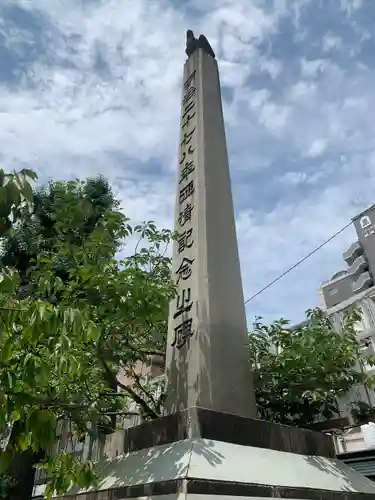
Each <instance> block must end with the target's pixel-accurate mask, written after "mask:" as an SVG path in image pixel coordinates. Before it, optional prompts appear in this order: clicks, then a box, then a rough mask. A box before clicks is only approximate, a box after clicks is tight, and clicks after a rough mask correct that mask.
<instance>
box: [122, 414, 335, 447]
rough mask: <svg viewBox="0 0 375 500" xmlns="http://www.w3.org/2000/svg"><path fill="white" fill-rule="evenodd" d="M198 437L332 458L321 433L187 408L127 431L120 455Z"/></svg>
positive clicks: (327, 441)
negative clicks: (122, 452)
mask: <svg viewBox="0 0 375 500" xmlns="http://www.w3.org/2000/svg"><path fill="white" fill-rule="evenodd" d="M199 437H200V438H205V439H212V440H215V441H224V442H227V443H233V444H241V445H245V446H254V447H258V448H267V449H273V450H280V451H286V452H289V453H299V454H305V455H318V456H322V457H334V456H335V452H334V446H333V441H332V439H331V438H330V437H329V436H326V435H325V434H322V433H320V432H312V431H309V430H305V429H298V428H295V427H289V426H286V425H278V424H274V423H271V422H265V421H262V420H257V419H252V418H244V417H239V416H238V415H232V414H225V413H218V412H213V411H211V410H207V409H205V408H190V409H188V410H184V411H181V412H179V413H175V414H173V415H166V416H165V417H162V418H160V419H158V420H154V421H152V422H147V423H144V424H141V425H138V426H136V427H131V428H129V429H127V430H126V431H125V432H124V450H123V451H124V452H125V453H127V452H131V451H135V450H140V449H143V448H151V447H153V446H159V445H164V444H167V443H173V442H174V441H180V440H183V439H187V438H199Z"/></svg>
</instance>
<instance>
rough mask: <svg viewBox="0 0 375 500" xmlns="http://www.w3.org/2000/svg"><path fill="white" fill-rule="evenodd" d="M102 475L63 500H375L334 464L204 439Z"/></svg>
mask: <svg viewBox="0 0 375 500" xmlns="http://www.w3.org/2000/svg"><path fill="white" fill-rule="evenodd" d="M100 469H101V470H100V472H101V477H102V478H103V479H102V480H101V481H100V484H99V488H98V489H97V490H96V491H86V492H83V491H75V492H71V493H70V495H68V496H67V497H64V498H70V500H73V499H74V500H122V499H124V500H125V499H150V498H157V499H158V500H164V499H195V500H201V499H203V498H205V499H207V498H213V497H216V498H221V499H227V500H230V499H233V500H234V499H237V500H239V499H245V498H252V499H254V500H255V499H257V500H258V499H260V498H267V497H279V498H288V499H296V500H302V499H306V500H351V499H353V500H361V499H362V500H375V484H374V483H373V482H372V481H370V480H369V479H367V478H365V477H364V476H362V475H361V474H359V473H357V472H355V471H354V470H353V469H351V468H349V467H348V466H346V465H345V464H343V463H342V462H340V461H339V460H337V459H335V458H330V457H321V456H313V455H303V454H297V453H290V452H285V451H280V450H272V449H267V448H260V447H254V446H246V445H239V444H233V443H227V442H223V441H216V440H210V439H204V438H189V439H184V440H181V441H178V442H174V443H168V444H164V445H160V446H155V447H152V448H146V449H140V450H136V451H132V452H129V453H127V454H124V455H121V456H118V457H116V458H113V459H109V460H106V461H104V462H103V463H101V464H100ZM35 493H36V494H37V492H35ZM40 493H42V492H40Z"/></svg>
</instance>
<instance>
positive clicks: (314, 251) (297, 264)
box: [245, 221, 352, 304]
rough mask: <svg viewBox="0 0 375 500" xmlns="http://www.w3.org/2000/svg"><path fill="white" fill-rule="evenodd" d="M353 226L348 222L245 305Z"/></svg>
mask: <svg viewBox="0 0 375 500" xmlns="http://www.w3.org/2000/svg"><path fill="white" fill-rule="evenodd" d="M351 224H352V221H350V222H348V224H346V226H344V227H342V228H341V229H340V230H339V231H337V233H335V234H333V235H332V236H331V237H330V238H328V240H325V241H324V242H323V243H322V244H321V245H319V246H318V247H316V248H314V250H313V251H312V252H310V253H308V254H307V255H305V257H303V258H302V259H301V260H299V261H298V262H296V263H295V264H294V265H293V266H292V267H290V268H289V269H287V270H286V271H284V272H283V273H282V274H280V276H278V277H277V278H275V279H274V280H273V281H271V282H270V283H268V285H266V286H264V287H263V288H262V289H261V290H259V291H258V292H257V293H255V294H254V295H252V296H251V297H250V298H249V299H247V300H246V301H245V304H247V303H248V302H250V301H251V300H253V299H255V297H258V295H260V294H261V293H263V292H264V291H265V290H267V288H269V287H270V286H272V285H274V284H275V283H276V282H277V281H279V280H281V278H284V276H286V275H287V274H288V273H290V271H293V269H295V268H296V267H298V266H299V265H300V264H302V262H305V260H307V259H308V258H309V257H311V256H312V255H314V253H316V252H317V251H318V250H320V249H321V248H322V247H324V245H326V244H327V243H329V242H330V241H332V240H333V239H334V238H336V236H338V235H339V234H340V233H342V232H343V231H345V229H346V228H348V227H349V226H350V225H351Z"/></svg>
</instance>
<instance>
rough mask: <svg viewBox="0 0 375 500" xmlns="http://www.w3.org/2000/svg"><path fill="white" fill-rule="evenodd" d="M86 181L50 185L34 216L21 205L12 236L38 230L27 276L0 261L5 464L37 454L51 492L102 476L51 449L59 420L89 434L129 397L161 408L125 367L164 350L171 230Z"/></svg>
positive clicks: (104, 426)
mask: <svg viewBox="0 0 375 500" xmlns="http://www.w3.org/2000/svg"><path fill="white" fill-rule="evenodd" d="M86 188H87V183H86V184H82V183H78V182H77V181H74V182H70V183H54V184H53V185H52V189H51V186H50V189H49V190H45V191H44V192H42V195H40V196H39V199H40V198H41V199H42V203H41V204H38V203H35V204H34V210H33V212H32V214H31V215H30V214H29V212H28V211H21V214H20V217H21V220H20V222H19V223H18V224H16V225H15V226H13V229H12V228H8V231H11V234H9V233H8V234H7V236H8V239H7V241H8V242H9V241H11V240H12V238H13V240H12V241H13V242H14V241H16V240H17V238H18V242H19V241H20V240H21V239H22V238H25V236H26V235H27V234H28V233H27V231H28V228H30V227H31V229H30V234H31V235H34V236H35V237H36V239H35V241H33V242H30V241H25V243H27V244H30V245H33V246H32V247H31V248H30V247H27V252H26V253H27V257H30V259H29V261H28V264H27V266H26V267H25V268H23V269H22V273H21V272H20V271H19V270H18V269H17V267H11V266H9V265H8V266H5V265H4V262H3V266H4V267H2V268H0V434H1V429H3V430H4V429H5V428H6V426H7V425H9V424H11V425H12V434H11V439H10V440H9V443H8V445H7V448H6V450H5V451H4V452H3V453H2V454H1V456H0V470H1V469H2V470H6V469H7V468H8V467H9V466H11V464H12V460H13V459H14V456H15V454H17V453H18V454H19V453H22V452H23V451H25V450H30V451H32V452H33V453H36V454H39V457H44V459H43V461H42V463H41V466H42V467H43V468H45V469H46V470H47V471H48V472H49V473H50V474H51V479H50V484H49V490H48V492H49V495H51V492H52V490H56V492H57V493H58V494H61V493H64V492H65V491H66V488H67V487H69V485H70V484H77V485H83V486H85V485H87V484H89V483H91V482H92V481H93V480H94V478H95V473H94V471H93V469H92V465H91V464H90V463H88V462H86V463H80V462H77V461H75V460H74V459H73V456H72V455H71V454H69V453H59V454H58V455H57V456H53V455H52V454H51V450H52V449H53V445H54V442H55V436H56V427H57V425H58V423H59V422H60V421H66V420H69V421H70V422H71V423H72V430H73V432H74V433H75V434H76V435H77V437H78V438H79V439H82V438H83V436H84V435H85V434H87V433H88V434H90V435H98V433H100V432H102V431H103V430H107V431H108V432H111V431H112V430H113V416H114V415H115V414H116V413H119V412H120V413H122V412H126V411H127V405H128V403H129V402H130V401H135V402H136V403H137V404H138V405H139V408H140V413H141V414H142V415H145V416H147V417H149V418H155V417H157V416H158V415H159V412H160V401H157V400H155V398H154V397H153V396H152V394H149V392H148V390H147V388H146V387H145V386H143V384H142V381H141V380H140V379H137V378H135V379H134V384H133V385H125V384H124V383H122V382H121V380H119V376H118V374H119V373H120V372H123V373H126V374H128V375H134V366H135V363H136V362H138V361H143V362H146V361H147V359H148V357H149V355H150V354H152V353H157V352H159V349H160V348H162V347H163V345H164V344H163V342H164V338H165V334H166V330H167V310H168V304H169V301H170V299H171V298H172V297H173V296H174V294H175V289H174V287H173V285H172V283H171V279H170V259H169V258H167V257H165V253H166V250H167V247H168V244H169V242H170V240H171V237H172V234H171V233H170V232H169V231H167V230H162V231H159V230H157V228H156V226H155V225H154V224H153V223H152V222H147V223H144V224H142V225H136V226H132V225H131V224H130V223H129V221H128V220H127V219H126V218H125V217H124V215H123V214H122V213H120V212H118V211H116V210H114V206H115V205H116V203H112V202H110V203H108V199H107V200H106V203H104V205H105V206H103V204H100V203H96V204H95V203H92V202H88V197H87V196H86V195H85V189H86ZM77 193H78V195H79V196H78V199H79V203H78V204H77ZM0 194H1V191H0ZM81 194H82V196H81ZM35 199H37V200H38V195H36V196H34V201H35ZM102 201H103V200H102ZM108 205H109V208H108ZM41 207H42V208H41ZM38 237H39V238H38ZM26 239H27V238H26ZM124 241H125V242H126V241H130V242H132V241H133V242H135V241H137V244H136V250H135V251H134V253H133V254H130V256H129V257H126V258H123V259H122V260H119V259H116V255H117V252H118V251H119V250H120V242H124ZM9 248H10V246H8V247H7V249H8V250H9ZM12 248H13V249H14V248H16V250H17V248H19V247H18V246H16V247H12ZM16 253H17V252H16V251H14V252H13V254H12V253H11V252H8V257H11V256H12V255H14V256H15V257H17V255H16ZM14 263H15V264H16V266H17V264H18V261H17V258H15V260H14ZM20 274H23V276H22V278H23V279H24V281H25V280H26V282H27V286H28V289H27V293H20V290H21V285H22V282H21V279H22V278H21V276H20Z"/></svg>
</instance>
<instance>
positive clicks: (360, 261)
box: [348, 255, 368, 280]
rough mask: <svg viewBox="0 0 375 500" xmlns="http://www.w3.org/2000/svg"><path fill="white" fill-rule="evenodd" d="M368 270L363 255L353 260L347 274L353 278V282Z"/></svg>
mask: <svg viewBox="0 0 375 500" xmlns="http://www.w3.org/2000/svg"><path fill="white" fill-rule="evenodd" d="M367 269H368V262H367V260H366V258H365V256H364V255H360V256H359V257H357V258H356V259H355V261H354V262H353V264H352V265H351V266H350V267H348V274H351V275H352V276H353V280H354V279H355V278H356V277H357V276H359V275H360V274H362V273H363V272H364V271H366V270H367Z"/></svg>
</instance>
